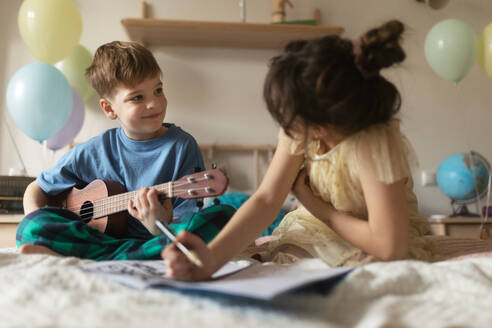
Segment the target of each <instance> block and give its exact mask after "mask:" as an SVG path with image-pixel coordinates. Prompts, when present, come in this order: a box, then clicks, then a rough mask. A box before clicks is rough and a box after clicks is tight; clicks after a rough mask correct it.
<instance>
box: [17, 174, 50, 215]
mask: <svg viewBox="0 0 492 328" xmlns="http://www.w3.org/2000/svg"><path fill="white" fill-rule="evenodd" d="M48 203H49V196H48V194H46V193H45V192H44V191H43V190H42V189H41V187H39V185H38V184H37V182H36V181H33V182H31V183H30V184H29V185H28V186H27V188H26V191H25V192H24V199H23V205H24V215H27V214H29V213H31V212H33V211H35V210H37V209H38V208H41V207H45V206H47V205H48Z"/></svg>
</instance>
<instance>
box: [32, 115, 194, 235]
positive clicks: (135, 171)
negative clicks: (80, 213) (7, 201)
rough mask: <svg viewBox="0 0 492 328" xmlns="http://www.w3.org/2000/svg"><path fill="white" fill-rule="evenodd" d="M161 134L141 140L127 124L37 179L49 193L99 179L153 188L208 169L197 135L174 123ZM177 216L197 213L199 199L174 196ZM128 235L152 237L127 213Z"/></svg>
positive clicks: (74, 152) (134, 187)
mask: <svg viewBox="0 0 492 328" xmlns="http://www.w3.org/2000/svg"><path fill="white" fill-rule="evenodd" d="M163 125H164V126H166V127H167V128H168V129H167V131H166V132H164V133H163V134H162V135H161V136H159V137H157V138H154V139H150V140H143V141H137V140H132V139H130V138H128V137H127V136H126V134H125V132H124V131H123V129H122V128H114V129H110V130H107V131H105V132H104V133H102V134H100V135H99V136H97V137H94V138H91V139H90V140H88V141H87V142H84V143H82V144H80V145H77V146H76V147H74V148H73V149H72V150H70V151H69V152H67V153H66V154H65V155H63V157H62V158H61V159H60V160H59V161H58V163H57V164H56V165H55V166H54V167H52V168H50V169H48V170H45V171H43V172H42V173H41V175H40V176H39V177H38V178H37V180H36V181H37V183H38V184H39V186H40V187H41V189H43V191H45V192H46V193H47V194H49V195H57V194H59V193H61V192H63V191H65V190H67V189H69V188H72V187H77V188H79V189H80V188H84V187H85V186H86V185H87V184H89V183H90V182H92V181H93V180H95V179H101V180H110V181H116V182H119V183H120V184H122V185H123V186H124V187H125V189H126V190H127V191H133V190H138V189H140V188H141V187H151V186H154V185H157V184H161V183H164V182H168V181H174V180H177V179H179V178H180V177H182V176H184V175H187V174H192V173H194V172H195V168H200V170H203V169H204V164H203V159H202V155H201V152H200V148H199V147H198V144H197V143H196V141H195V139H194V138H193V137H192V136H191V135H190V134H188V133H186V132H185V131H183V130H182V129H181V128H179V127H177V126H176V125H174V124H168V123H163ZM173 206H174V215H177V216H180V215H182V214H183V213H189V212H196V211H197V210H198V207H197V206H196V200H192V199H190V200H185V199H182V198H175V199H174V200H173ZM127 223H128V230H127V233H126V235H125V237H128V238H142V239H147V238H151V237H152V235H151V234H150V233H149V232H148V231H147V229H146V228H145V227H144V226H143V225H142V224H141V223H140V221H138V220H136V219H135V218H133V217H131V216H130V215H128V218H127Z"/></svg>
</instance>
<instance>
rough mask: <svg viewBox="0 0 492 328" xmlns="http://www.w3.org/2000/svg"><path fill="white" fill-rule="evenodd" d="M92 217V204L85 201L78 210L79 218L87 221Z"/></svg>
mask: <svg viewBox="0 0 492 328" xmlns="http://www.w3.org/2000/svg"><path fill="white" fill-rule="evenodd" d="M93 216H94V205H93V204H92V202H89V201H85V202H84V204H82V207H81V208H80V217H81V218H82V219H83V220H84V221H89V220H91V219H92V217H93Z"/></svg>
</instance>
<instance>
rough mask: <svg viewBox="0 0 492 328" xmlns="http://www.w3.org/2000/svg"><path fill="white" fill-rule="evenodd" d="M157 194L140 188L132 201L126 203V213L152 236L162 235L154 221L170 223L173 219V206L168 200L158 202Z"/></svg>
mask: <svg viewBox="0 0 492 328" xmlns="http://www.w3.org/2000/svg"><path fill="white" fill-rule="evenodd" d="M158 195H159V194H158V192H157V190H156V189H154V188H146V187H143V188H140V190H139V191H138V192H137V195H136V197H135V199H134V200H131V199H130V201H129V202H128V212H129V213H130V215H131V216H133V217H134V218H136V219H138V220H139V221H140V222H142V224H143V225H144V226H145V228H147V230H148V231H149V232H150V233H151V234H152V235H154V236H158V235H160V234H162V232H161V231H160V230H159V228H157V226H156V225H155V220H160V221H164V222H166V223H169V222H171V220H172V218H173V204H172V202H171V199H170V198H166V199H165V200H164V201H163V202H162V203H161V202H160V201H159V198H158Z"/></svg>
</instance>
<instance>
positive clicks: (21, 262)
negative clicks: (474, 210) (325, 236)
mask: <svg viewBox="0 0 492 328" xmlns="http://www.w3.org/2000/svg"><path fill="white" fill-rule="evenodd" d="M82 263H87V261H82V260H79V259H76V258H59V257H52V256H48V255H20V254H17V253H15V252H12V250H5V249H3V250H1V251H0V293H1V295H2V297H1V298H0V303H1V304H0V305H1V306H0V320H1V322H2V327H102V326H104V327H161V326H164V327H201V328H205V327H213V328H217V327H282V328H285V327H289V328H291V327H303V328H309V327H419V328H420V327H490V322H491V320H492V314H491V311H490V303H489V302H488V301H489V300H490V295H491V294H492V258H491V257H475V258H467V259H461V260H456V261H446V262H439V263H435V264H428V263H423V262H417V261H399V262H393V263H373V264H369V265H366V266H364V267H361V268H357V269H355V270H354V271H352V272H351V273H350V274H349V275H348V276H347V277H346V278H345V279H344V280H342V281H341V282H340V283H339V284H338V285H337V286H336V287H335V288H334V289H333V290H331V292H330V293H328V294H324V295H323V294H312V293H301V294H293V295H287V296H283V297H280V298H278V299H276V300H274V301H271V302H257V301H250V300H245V299H237V298H229V297H224V296H213V297H212V296H200V295H193V294H183V293H180V292H177V291H174V290H167V289H166V290H164V289H158V290H153V289H150V290H144V291H138V290H134V289H131V288H128V287H124V286H122V285H118V284H116V283H114V282H111V281H108V280H106V279H104V278H102V277H100V276H96V275H93V274H89V273H86V272H83V271H82V270H80V269H78V265H80V264H82ZM303 265H305V266H306V268H308V267H310V266H313V265H317V266H320V265H323V264H322V263H320V262H319V261H318V260H312V259H311V260H305V263H303Z"/></svg>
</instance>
